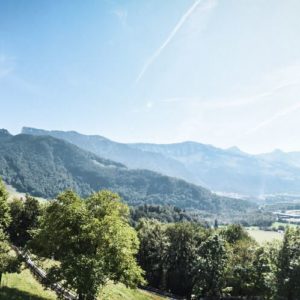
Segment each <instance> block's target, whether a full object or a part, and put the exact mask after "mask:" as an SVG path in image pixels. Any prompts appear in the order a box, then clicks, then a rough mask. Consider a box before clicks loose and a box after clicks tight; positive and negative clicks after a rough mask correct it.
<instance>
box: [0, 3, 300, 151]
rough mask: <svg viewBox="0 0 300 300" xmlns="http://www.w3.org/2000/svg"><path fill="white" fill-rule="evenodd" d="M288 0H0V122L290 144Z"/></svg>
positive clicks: (293, 137) (299, 108)
mask: <svg viewBox="0 0 300 300" xmlns="http://www.w3.org/2000/svg"><path fill="white" fill-rule="evenodd" d="M299 11H300V1H298V0H285V1H282V0H164V1H161V0H144V1H141V0H102V1H101V0H88V1H82V0H60V1H51V0H45V1H40V0H9V1H7V0H0V116H1V117H0V128H1V127H2V128H6V129H8V130H9V131H10V132H12V133H13V134H17V133H19V132H20V130H21V128H22V126H31V127H37V128H43V129H49V130H50V129H52V130H76V131H79V132H81V133H85V134H99V135H103V136H105V137H108V138H110V139H113V140H116V141H120V142H151V143H174V142H181V141H187V140H189V141H197V142H200V143H206V144H212V145H215V146H217V147H221V148H228V147H231V146H238V147H239V148H241V149H242V150H243V151H246V152H249V153H261V152H269V151H272V150H274V149H282V150H284V151H297V150H298V151H300V130H299V129H300V38H299V37H300V18H299Z"/></svg>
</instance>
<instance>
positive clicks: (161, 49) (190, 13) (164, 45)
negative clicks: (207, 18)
mask: <svg viewBox="0 0 300 300" xmlns="http://www.w3.org/2000/svg"><path fill="white" fill-rule="evenodd" d="M201 2H203V0H197V1H195V2H194V4H193V5H192V6H191V7H190V8H189V9H188V10H187V11H186V12H185V14H184V15H183V16H182V17H181V19H180V20H179V22H178V23H177V24H176V26H175V27H174V28H173V30H172V31H171V33H170V34H169V36H168V37H167V39H166V40H165V41H164V42H163V44H162V45H161V46H160V47H159V48H158V49H157V50H156V51H155V52H154V54H153V55H152V56H151V57H150V58H149V59H148V60H147V61H146V63H145V64H144V66H143V68H142V70H141V72H140V73H139V75H138V76H137V78H136V80H135V83H138V82H139V81H140V80H141V78H142V77H143V75H144V74H145V72H146V71H147V69H148V68H149V66H150V65H151V64H153V62H154V61H155V60H156V59H157V57H158V56H159V55H160V53H161V52H162V51H163V50H164V49H165V48H166V47H167V46H168V44H169V43H170V42H171V41H172V39H173V38H174V37H175V35H176V34H177V32H178V31H179V30H180V28H181V27H182V26H183V25H184V23H185V22H186V20H187V19H188V18H189V17H190V16H191V15H192V14H193V12H194V11H195V10H196V9H197V7H198V6H199V5H200V3H201ZM214 5H215V1H212V2H211V1H210V2H209V3H208V5H206V6H205V7H204V8H203V9H204V10H209V9H211V8H212V7H214Z"/></svg>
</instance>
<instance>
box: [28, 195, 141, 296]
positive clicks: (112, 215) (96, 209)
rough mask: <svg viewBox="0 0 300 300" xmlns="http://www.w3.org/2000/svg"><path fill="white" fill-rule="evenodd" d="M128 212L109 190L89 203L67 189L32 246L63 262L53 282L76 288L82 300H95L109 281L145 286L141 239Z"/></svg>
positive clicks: (52, 272)
mask: <svg viewBox="0 0 300 300" xmlns="http://www.w3.org/2000/svg"><path fill="white" fill-rule="evenodd" d="M128 212H129V210H128V207H127V206H126V205H124V204H122V203H121V201H120V198H119V196H118V195H116V194H113V193H111V192H108V191H102V192H99V193H95V194H93V195H92V196H90V197H89V198H88V199H86V200H85V201H84V200H82V199H80V198H79V196H77V195H76V194H75V193H73V192H71V191H67V192H64V193H62V194H61V195H60V196H59V197H58V198H57V200H55V201H52V203H51V204H50V205H49V206H48V207H47V208H46V211H45V214H44V215H43V216H42V218H41V225H40V228H39V229H38V230H37V231H36V233H35V237H34V239H33V241H32V243H31V245H32V248H33V250H34V251H35V252H37V253H39V254H40V255H43V256H44V257H51V256H54V257H55V258H56V259H57V260H58V261H59V262H60V265H59V266H54V267H51V268H50V269H49V272H48V275H49V276H48V277H49V278H48V279H49V282H58V281H60V282H62V284H63V285H64V286H65V287H66V288H69V289H73V290H76V291H77V293H78V296H79V299H80V300H83V299H85V300H90V299H95V297H96V295H97V293H98V292H99V289H100V288H101V287H102V286H103V285H105V284H106V282H107V281H108V280H113V281H115V282H123V283H125V284H126V285H127V286H131V287H135V286H136V285H137V284H139V283H142V282H143V279H142V271H141V269H140V267H139V266H138V265H137V263H136V261H135V255H136V253H137V251H138V239H137V235H136V232H135V231H134V229H132V228H131V227H130V226H129V225H128V221H127V220H128Z"/></svg>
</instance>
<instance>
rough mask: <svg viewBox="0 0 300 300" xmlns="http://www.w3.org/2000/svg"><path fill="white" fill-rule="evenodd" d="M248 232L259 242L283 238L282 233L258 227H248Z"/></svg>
mask: <svg viewBox="0 0 300 300" xmlns="http://www.w3.org/2000/svg"><path fill="white" fill-rule="evenodd" d="M248 233H249V234H250V236H251V237H253V238H254V239H255V240H256V241H257V242H258V243H259V244H263V243H266V242H271V241H273V240H279V241H281V240H282V239H283V233H279V232H275V231H266V230H260V229H249V230H248Z"/></svg>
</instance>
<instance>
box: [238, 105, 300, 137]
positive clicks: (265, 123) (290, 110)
mask: <svg viewBox="0 0 300 300" xmlns="http://www.w3.org/2000/svg"><path fill="white" fill-rule="evenodd" d="M298 109H300V103H297V104H295V105H292V106H289V107H287V108H286V109H284V110H282V111H279V112H278V113H276V114H274V115H273V116H272V117H270V118H268V119H266V120H264V121H262V122H261V123H259V124H258V125H256V126H255V127H253V128H251V129H249V130H248V131H247V132H245V134H244V135H249V134H253V133H255V132H257V131H258V130H260V129H261V128H263V127H266V126H268V125H270V124H271V123H273V122H274V121H276V120H277V119H280V118H282V117H284V116H286V115H288V114H290V113H293V112H295V111H297V110H298Z"/></svg>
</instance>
